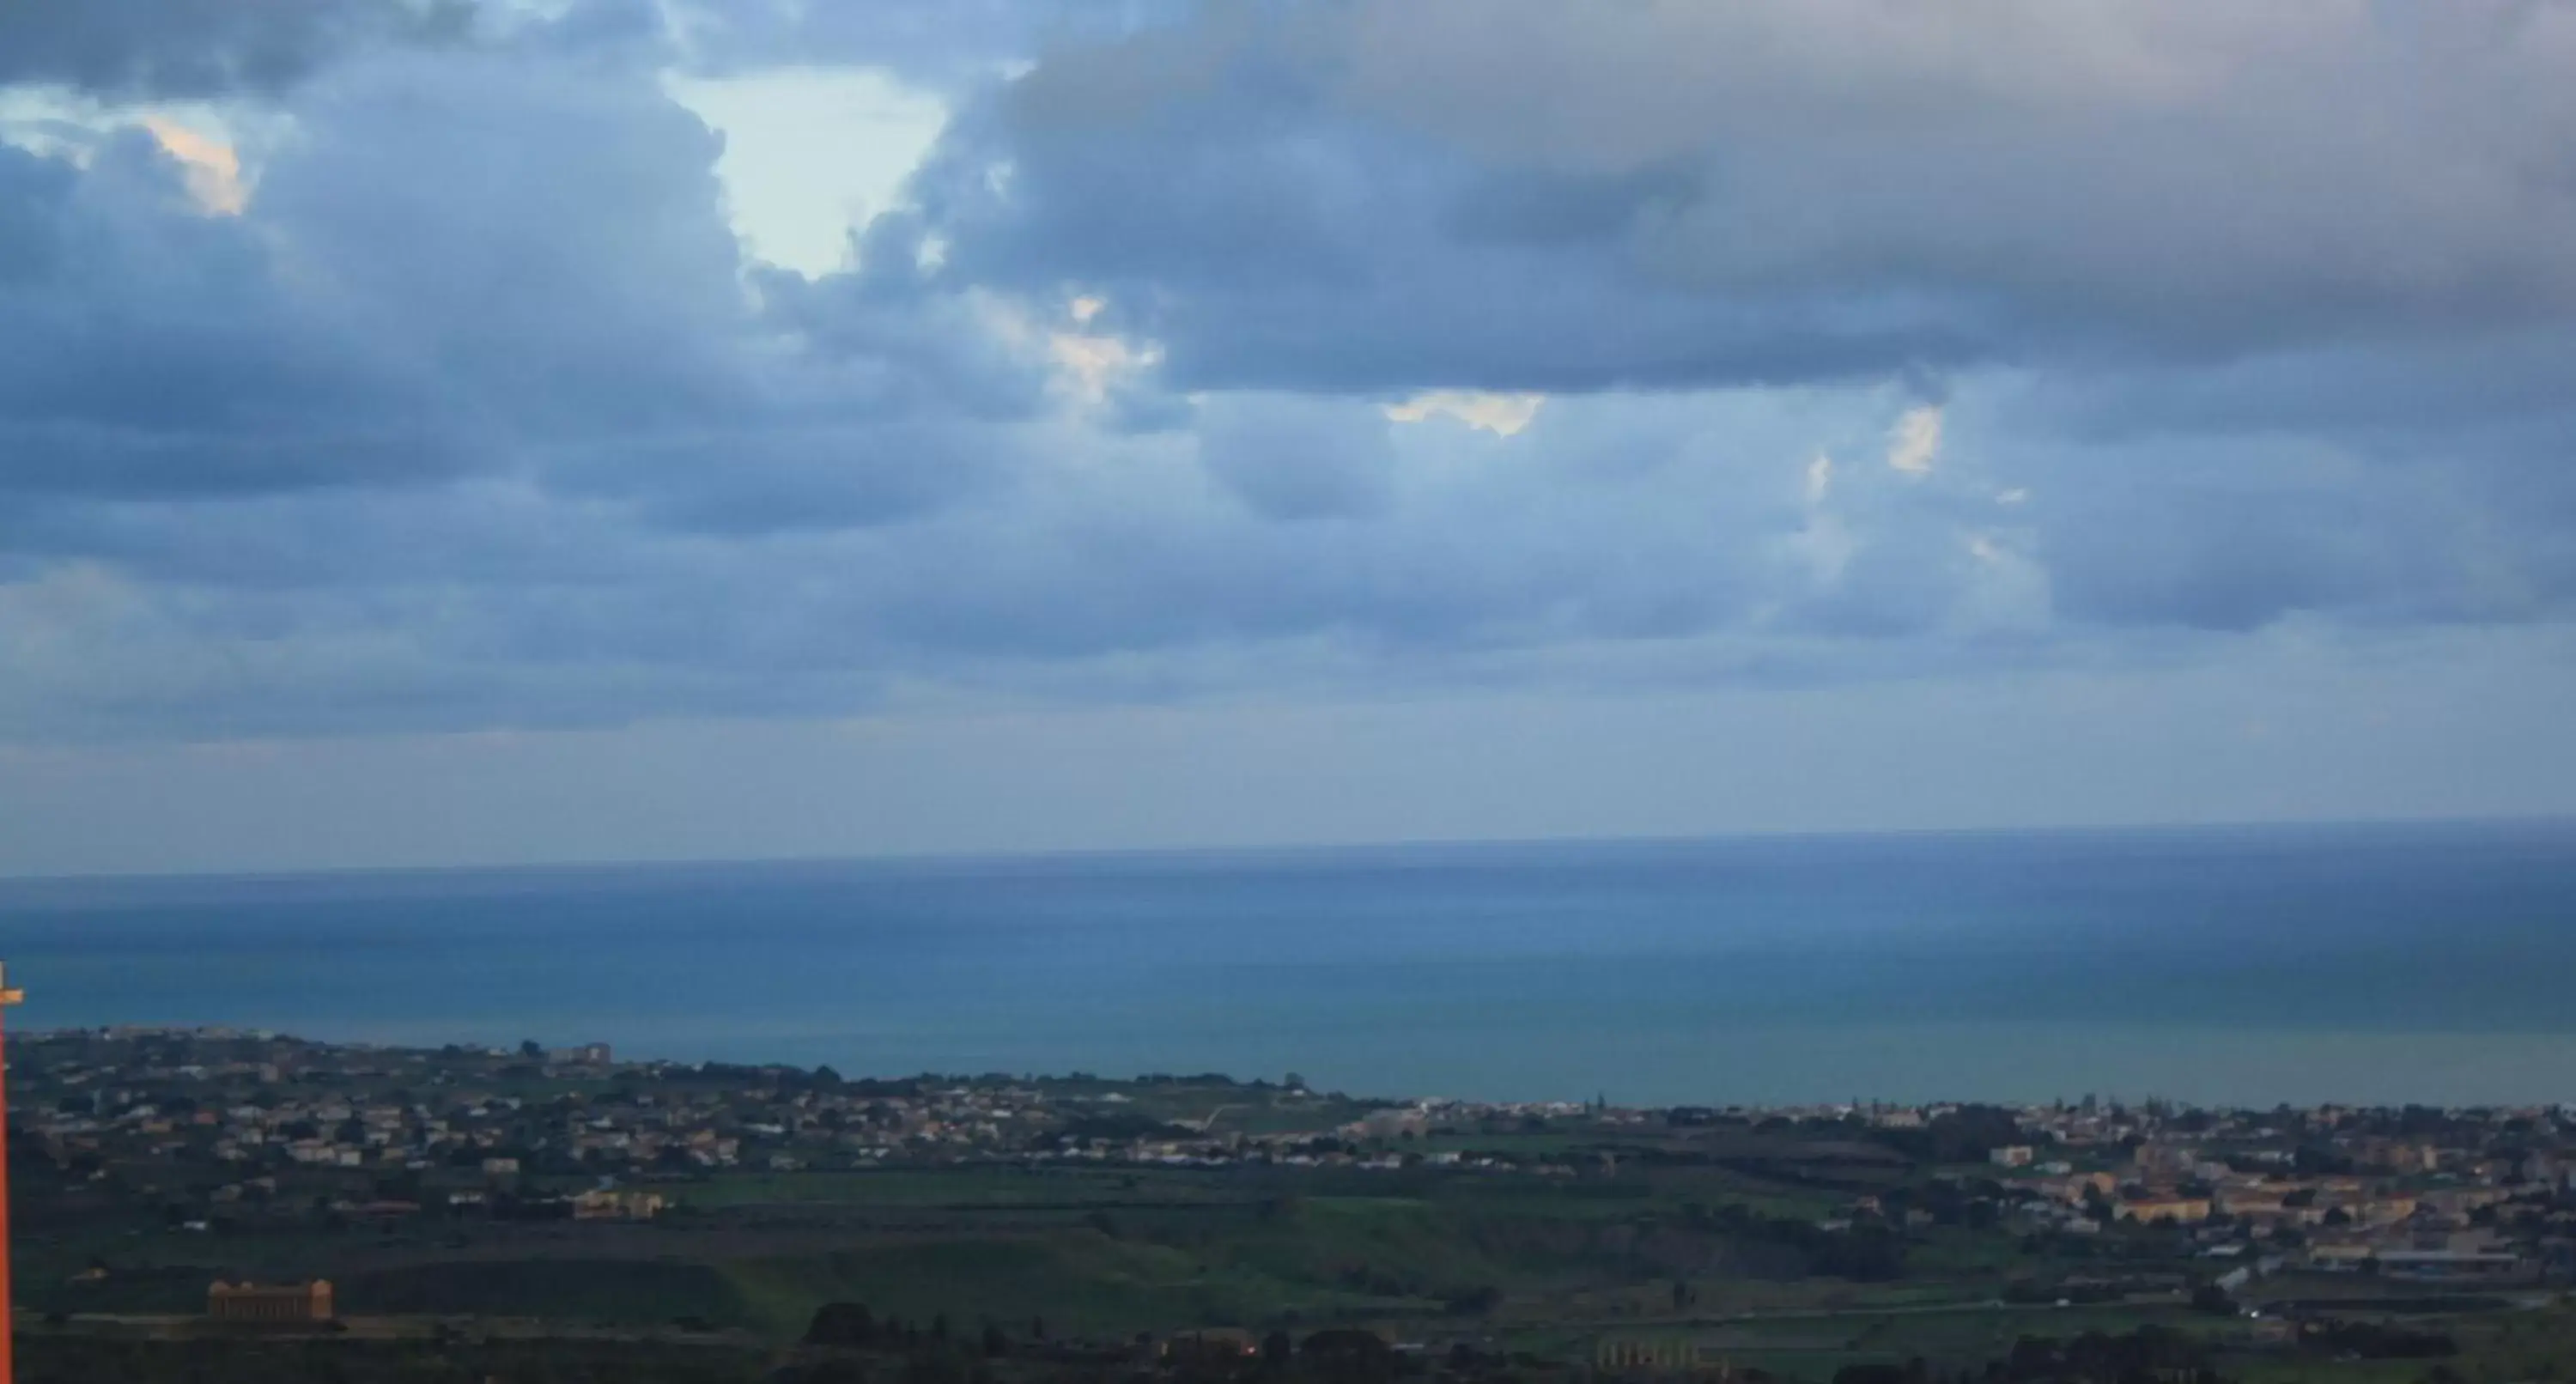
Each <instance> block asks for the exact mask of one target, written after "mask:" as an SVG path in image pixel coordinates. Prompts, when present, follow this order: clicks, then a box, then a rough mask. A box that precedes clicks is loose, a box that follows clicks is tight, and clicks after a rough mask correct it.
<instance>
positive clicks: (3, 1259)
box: [0, 967, 26, 1384]
mask: <svg viewBox="0 0 2576 1384" xmlns="http://www.w3.org/2000/svg"><path fill="white" fill-rule="evenodd" d="M25 998H26V995H25V994H23V993H21V992H19V991H16V990H12V989H10V988H9V979H8V971H7V968H6V967H0V1015H6V1014H7V1013H8V1012H9V1006H10V1005H13V1004H16V1003H18V1002H19V1001H20V1000H23V999H25ZM9 1294H10V1284H9V1050H8V1032H7V1029H6V1027H5V1026H0V1384H16V1380H17V1378H18V1359H17V1355H18V1341H17V1336H18V1314H17V1311H16V1310H15V1307H14V1301H13V1299H12V1298H11V1297H10V1296H9Z"/></svg>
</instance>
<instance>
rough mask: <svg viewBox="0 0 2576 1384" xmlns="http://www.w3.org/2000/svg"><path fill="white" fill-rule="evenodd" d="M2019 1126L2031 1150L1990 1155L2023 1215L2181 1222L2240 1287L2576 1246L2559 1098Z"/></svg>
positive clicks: (2524, 1273) (2556, 1257) (2540, 1260)
mask: <svg viewBox="0 0 2576 1384" xmlns="http://www.w3.org/2000/svg"><path fill="white" fill-rule="evenodd" d="M2023 1120H2024V1125H2023V1127H2024V1129H2025V1130H2026V1131H2027V1132H2028V1134H2029V1135H2030V1137H2031V1142H2029V1143H2018V1144H2011V1145H2003V1146H1999V1147H1996V1148H1994V1149H1992V1150H1991V1151H1990V1152H1989V1154H1988V1161H1989V1163H1990V1164H1992V1165H1993V1167H1994V1169H1995V1173H1996V1176H1997V1178H1998V1179H1999V1180H2000V1181H2001V1182H2002V1183H2003V1185H2004V1186H2005V1187H2006V1188H2007V1191H2008V1194H2010V1195H2014V1196H2016V1197H2017V1201H2016V1209H2017V1211H2018V1212H2019V1214H2020V1215H2021V1216H2022V1217H2023V1218H2024V1219H2025V1220H2026V1221H2028V1222H2030V1223H2032V1224H2034V1225H2037V1226H2040V1227H2044V1228H2048V1229H2052V1230H2057V1231H2061V1232H2069V1233H2076V1234H2097V1233H2100V1232H2101V1231H2102V1230H2103V1229H2104V1227H2105V1226H2106V1224H2113V1223H2117V1222H2122V1221H2128V1222H2137V1223H2141V1224H2171V1225H2173V1226H2176V1227H2180V1228H2183V1229H2185V1230H2187V1231H2188V1232H2189V1233H2191V1234H2192V1235H2193V1236H2194V1237H2195V1238H2196V1239H2198V1240H2200V1241H2202V1242H2204V1245H2205V1248H2204V1252H2205V1253H2207V1254H2209V1255H2210V1256H2211V1257H2213V1258H2221V1259H2236V1260H2240V1261H2242V1264H2243V1267H2242V1268H2241V1269H2240V1270H2238V1271H2237V1273H2235V1274H2231V1275H2229V1278H2231V1279H2235V1280H2237V1281H2242V1279H2243V1278H2244V1277H2248V1276H2251V1275H2252V1274H2254V1273H2257V1272H2260V1271H2262V1270H2263V1269H2265V1268H2267V1267H2273V1266H2278V1265H2282V1264H2295V1265H2299V1266H2302V1267H2306V1268H2311V1269H2323V1270H2332V1271H2347V1272H2366V1273H2377V1274H2382V1275H2386V1276H2390V1277H2402V1278H2418V1279H2433V1278H2441V1279H2461V1278H2469V1279H2482V1280H2521V1279H2527V1278H2529V1277H2531V1276H2533V1275H2535V1274H2537V1273H2539V1272H2541V1271H2542V1270H2543V1269H2544V1268H2545V1267H2547V1266H2548V1265H2549V1264H2550V1263H2551V1262H2553V1261H2562V1260H2567V1259H2569V1258H2570V1257H2571V1253H2570V1251H2571V1247H2576V1161H2571V1160H2570V1159H2569V1157H2568V1156H2567V1155H2566V1154H2564V1153H2562V1152H2561V1150H2562V1147H2563V1145H2562V1141H2563V1140H2565V1139H2567V1137H2568V1136H2569V1135H2570V1134H2571V1133H2576V1118H2571V1117H2570V1113H2569V1112H2568V1111H2566V1110H2563V1109H2561V1108H2557V1107H2549V1108H2533V1109H2519V1110H2497V1109H2481V1110H2457V1111H2442V1112H2435V1111H2420V1110H2419V1111H2406V1112H2389V1111H2377V1110H2346V1109H2340V1108H2336V1107H2324V1108H2320V1109H2315V1110H2306V1111H2276V1112H2271V1113H2269V1114H2253V1113H2241V1112H2239V1113H2226V1112H2205V1111H2192V1110H2173V1109H2169V1108H2166V1107H2162V1106H2157V1107H2153V1108H2150V1109H2145V1110H2134V1111H2133V1110H2117V1111H2114V1110H2109V1109H2103V1108H2098V1107H2097V1108H2086V1109H2069V1108H2064V1107H2049V1108H2046V1109H2033V1110H2029V1111H2025V1112H2023ZM2392 1125H2394V1126H2397V1127H2398V1129H2397V1130H2396V1131H2395V1132H2392V1130H2391V1128H2390V1127H2391V1126H2392ZM2222 1281H2223V1282H2225V1280H2222ZM2226 1286H2234V1284H2233V1283H2226Z"/></svg>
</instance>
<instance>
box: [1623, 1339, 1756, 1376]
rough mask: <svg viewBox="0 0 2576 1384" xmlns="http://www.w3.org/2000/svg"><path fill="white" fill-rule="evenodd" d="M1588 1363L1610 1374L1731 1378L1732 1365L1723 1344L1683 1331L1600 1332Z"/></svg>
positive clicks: (1733, 1367) (1732, 1374)
mask: <svg viewBox="0 0 2576 1384" xmlns="http://www.w3.org/2000/svg"><path fill="white" fill-rule="evenodd" d="M1592 1363H1593V1366H1594V1367H1595V1368H1596V1369H1599V1370H1601V1371H1603V1372H1605V1373H1611V1374H1691V1375H1699V1376H1702V1377H1706V1378H1712V1379H1720V1380H1724V1379H1732V1378H1734V1377H1735V1366H1734V1365H1733V1364H1732V1363H1730V1362H1729V1361H1728V1359H1727V1357H1726V1352H1725V1350H1724V1348H1723V1347H1721V1346H1719V1345H1717V1344H1715V1343H1713V1342H1710V1341H1705V1340H1702V1339H1700V1338H1698V1337H1696V1336H1692V1335H1688V1334H1686V1333H1673V1334H1661V1333H1658V1334H1637V1335H1630V1334H1626V1333H1622V1334H1619V1335H1615V1336H1604V1337H1602V1338H1601V1339H1599V1340H1598V1341H1595V1342H1593V1345H1592Z"/></svg>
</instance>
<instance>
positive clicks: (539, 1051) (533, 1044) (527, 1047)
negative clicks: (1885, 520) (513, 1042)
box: [519, 1038, 546, 1058]
mask: <svg viewBox="0 0 2576 1384" xmlns="http://www.w3.org/2000/svg"><path fill="white" fill-rule="evenodd" d="M519 1055H520V1056H521V1057H527V1058H538V1057H543V1056H545V1055H546V1050H545V1049H544V1048H541V1047H539V1046H537V1040H536V1039H534V1038H530V1039H526V1040H525V1041H523V1042H521V1043H520V1044H519Z"/></svg>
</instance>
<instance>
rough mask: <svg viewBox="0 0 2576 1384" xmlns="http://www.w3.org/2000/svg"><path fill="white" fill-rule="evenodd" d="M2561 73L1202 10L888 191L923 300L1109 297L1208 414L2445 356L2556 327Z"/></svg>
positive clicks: (2043, 22) (2152, 34) (2108, 30)
mask: <svg viewBox="0 0 2576 1384" xmlns="http://www.w3.org/2000/svg"><path fill="white" fill-rule="evenodd" d="M2571 30H2576V19H2571V18H2570V12H2569V10H2568V8H2567V7H2566V6H2563V5H2501V4H2493V5H2490V4H2470V5H2464V6H2447V5H2445V6H2433V5H2421V6H2416V5H2403V4H2401V5H2395V6H2377V7H2363V6H2359V5H2354V4H2335V5H2328V6H2322V7H2317V8H2315V9H2309V10H2301V11H2298V12H2289V11H2269V12H2249V11H2245V10H2243V9H2242V7H2235V6H2221V5H2210V4H2187V5H2178V6H2135V7H2110V8H2105V7H2069V8H2062V9H2050V10H2043V9H2024V8H2021V7H2015V6H1994V7H1986V8H1981V9H1977V10H1973V11H1970V12H1966V13H1962V14H1956V15H1943V16H1940V17H1938V18H1937V19H1936V18H1934V17H1931V16H1921V15H1913V14H1909V13H1907V12H1904V11H1900V10H1891V9H1888V8H1887V7H1884V6H1877V5H1860V4H1853V3H1829V4H1820V5H1814V6H1799V7H1792V8H1789V9H1781V8H1777V7H1767V6H1753V5H1734V4H1719V5H1707V6H1686V7H1685V6H1635V7H1616V8H1612V9H1607V10H1597V11H1596V10H1583V11H1576V10H1568V9H1566V8H1563V7H1559V6H1553V5H1547V4H1506V5H1501V6H1484V5H1461V4H1448V3H1430V4H1398V3H1369V2H1368V0H1361V2H1360V3H1353V4H1344V5H1329V6H1310V7H1285V8H1270V9H1257V8H1254V7H1233V6H1226V7H1209V8H1207V9H1206V10H1204V11H1202V12H1201V13H1200V14H1199V15H1198V16H1197V17H1196V18H1195V19H1194V20H1193V21H1191V22H1189V23H1185V24H1182V25H1178V26H1174V27H1168V28H1162V29H1157V30H1153V31H1149V32H1146V33H1142V34H1139V35H1136V36H1133V37H1130V38H1128V39H1126V40H1124V41H1122V42H1119V43H1116V44H1111V45H1107V46H1104V47H1099V48H1094V49H1088V50H1078V51H1072V52H1067V53H1064V54H1061V55H1058V56H1056V57H1054V58H1052V59H1051V60H1049V61H1046V62H1042V63H1040V64H1039V65H1038V66H1037V67H1036V68H1035V69H1034V70H1032V71H1031V72H1029V73H1028V74H1027V75H1026V76H1025V77H1022V78H1021V79H1019V80H1018V81H1016V82H1014V83H1013V84H1012V85H1011V86H1010V87H1009V88H1008V89H1007V90H1005V91H1002V92H1000V93H998V94H996V95H995V96H994V97H993V98H991V100H990V103H989V105H988V106H987V107H985V108H984V109H982V110H980V111H979V112H977V113H976V114H975V115H973V116H972V117H970V118H968V119H965V120H962V121H960V122H959V124H958V125H957V126H956V128H955V132H954V136H953V138H952V141H951V143H950V146H949V147H948V148H947V149H946V150H945V151H944V153H943V155H942V158H941V161H940V163H939V164H938V165H937V167H936V168H935V169H934V170H933V173H932V175H931V176H929V177H927V178H925V180H924V184H923V187H924V191H925V195H926V196H927V197H928V198H929V200H930V205H931V206H932V208H933V211H934V215H935V216H936V217H937V219H938V220H939V221H940V224H941V225H942V227H943V229H945V230H947V231H948V232H949V233H950V234H951V235H952V237H953V238H954V241H955V244H956V249H955V255H954V260H953V263H954V264H955V265H956V266H957V268H958V272H960V273H963V274H971V275H974V276H977V277H980V278H984V279H987V280H1001V281H1009V282H1017V283H1022V284H1040V283H1047V282H1055V281H1064V280H1071V281H1076V282H1082V283H1087V284H1092V285H1096V286H1098V287H1100V288H1103V289H1105V290H1108V291H1109V292H1110V293H1111V296H1112V297H1113V299H1121V298H1123V299H1125V300H1127V301H1129V302H1130V303H1131V304H1132V310H1133V311H1134V312H1135V314H1136V316H1137V320H1138V321H1139V323H1140V324H1141V325H1142V326H1143V327H1144V328H1145V329H1147V330H1148V331H1150V332H1152V333H1153V334H1154V335H1156V336H1157V337H1158V338H1159V339H1161V340H1163V341H1165V342H1166V344H1167V345H1168V347H1169V349H1170V351H1171V368H1172V370H1173V372H1174V374H1175V376H1176V377H1177V378H1181V379H1185V380H1190V381H1193V382H1198V383H1206V384H1216V385H1231V386H1250V387H1265V386H1267V387H1321V388H1332V389H1368V388H1399V387H1411V386H1417V385H1430V384H1474V385H1479V386H1483V387H1490V388H1531V389H1569V388H1597V387H1606V386H1612V385H1622V384H1628V385H1636V384H1643V385H1650V386H1656V387H1684V386H1690V385H1701V386H1717V385H1733V384H1762V383H1774V382H1779V381H1783V380H1795V379H1832V378H1851V377H1859V376H1870V375H1880V374H1885V373H1889V372H1895V371H1901V370H1905V369H1907V368H1909V367H1913V368H1921V367H1924V366H1931V367H1950V368H1958V367H1964V366H1971V365H1977V364H1984V363H1996V362H2002V363H2028V362H2032V361H2036V360H2038V359H2041V358H2043V357H2057V358H2063V359H2072V360H2083V359H2088V358H2089V359H2109V360H2131V361H2154V360H2219V359H2228V358H2235V357H2241V356H2245V355H2248V354H2255V353H2261V352H2265V351H2270V350H2276V349H2281V348H2284V347H2295V346H2301V345H2316V344H2325V343H2349V342H2353V341H2364V340H2396V341H2407V340H2418V339H2440V338H2446V337H2452V338H2456V337H2467V338H2470V339H2474V338H2475V337H2476V336H2477V335H2478V334H2480V333H2483V332H2486V331H2490V330H2502V329H2514V328H2528V327H2530V326H2533V325H2535V324H2540V323H2547V322H2552V321H2563V320H2565V318H2566V316H2567V315H2568V314H2569V312H2570V310H2571V309H2572V308H2576V264H2571V262H2570V261H2569V259H2568V257H2567V256H2566V255H2565V254H2564V253H2563V251H2562V250H2561V248H2560V247H2562V246H2563V245H2565V244H2566V243H2568V242H2569V240H2570V239H2571V237H2576V181H2571V180H2570V179H2568V178H2567V176H2566V169H2567V154H2566V150H2565V145H2564V142H2563V139H2562V138H2561V132H2563V131H2564V130H2565V129H2567V128H2569V125H2570V123H2571V121H2576V101H2571V98H2569V97H2568V96H2567V95H2566V92H2567V90H2568V83H2567V82H2566V81H2565V78H2566V76H2567V71H2568V67H2569V63H2570V53H2571V50H2572V49H2576V38H2571V37H2570V32H2571ZM1122 290H1123V292H1122Z"/></svg>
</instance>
